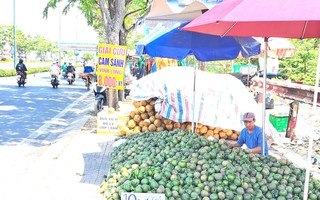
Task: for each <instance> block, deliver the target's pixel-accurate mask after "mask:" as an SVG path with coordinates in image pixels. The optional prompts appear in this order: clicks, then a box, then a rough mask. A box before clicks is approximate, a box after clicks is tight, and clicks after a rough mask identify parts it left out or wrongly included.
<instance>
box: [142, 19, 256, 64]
mask: <svg viewBox="0 0 320 200" xmlns="http://www.w3.org/2000/svg"><path fill="white" fill-rule="evenodd" d="M186 24H187V23H184V24H181V25H176V26H174V27H173V28H171V29H170V30H169V31H165V30H162V31H157V32H155V33H154V34H153V35H151V36H149V37H148V38H146V39H145V40H143V41H142V42H139V43H140V44H139V43H138V44H137V45H136V50H137V52H138V55H139V53H141V52H142V53H145V54H148V55H150V56H152V57H163V58H173V59H177V60H182V59H184V58H185V57H186V56H188V55H194V56H195V57H196V59H197V60H200V61H214V60H231V59H235V58H237V57H238V56H239V55H241V56H242V57H250V56H254V55H259V54H260V45H261V44H260V43H259V42H258V41H256V40H255V39H253V38H251V37H231V36H225V37H220V36H215V35H207V34H202V33H196V32H190V31H184V30H180V29H181V28H182V27H183V26H185V25H186ZM142 49H143V50H142Z"/></svg>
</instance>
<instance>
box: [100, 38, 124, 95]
mask: <svg viewBox="0 0 320 200" xmlns="http://www.w3.org/2000/svg"><path fill="white" fill-rule="evenodd" d="M126 58H127V47H126V46H120V45H114V44H99V45H98V69H97V84H98V86H101V87H107V88H112V89H116V90H123V89H124V69H125V66H126Z"/></svg>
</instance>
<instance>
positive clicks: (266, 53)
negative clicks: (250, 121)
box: [262, 37, 268, 156]
mask: <svg viewBox="0 0 320 200" xmlns="http://www.w3.org/2000/svg"><path fill="white" fill-rule="evenodd" d="M264 43H265V45H264V69H263V91H262V155H263V156H264V155H265V152H264V145H265V127H266V123H265V120H266V82H267V78H266V77H267V61H268V60H267V57H268V38H267V37H265V38H264Z"/></svg>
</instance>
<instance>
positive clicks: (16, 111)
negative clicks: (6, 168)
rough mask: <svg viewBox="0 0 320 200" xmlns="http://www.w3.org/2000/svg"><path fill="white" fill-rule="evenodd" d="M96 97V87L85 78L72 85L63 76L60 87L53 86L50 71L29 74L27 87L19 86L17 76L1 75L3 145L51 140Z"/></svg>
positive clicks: (69, 125)
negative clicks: (88, 84) (90, 85)
mask: <svg viewBox="0 0 320 200" xmlns="http://www.w3.org/2000/svg"><path fill="white" fill-rule="evenodd" d="M92 100H93V93H92V91H91V90H90V91H88V90H87V89H86V88H85V87H84V83H83V81H82V80H81V79H76V81H75V83H74V84H73V85H68V83H67V81H66V80H65V79H63V78H62V79H61V85H60V86H59V88H58V89H53V88H52V86H51V84H50V79H49V74H48V73H42V74H37V75H28V82H27V84H26V86H25V87H18V85H17V84H16V80H15V77H8V78H1V79H0V130H1V134H0V145H16V144H18V143H20V142H22V141H25V140H26V139H30V140H31V139H37V140H38V142H39V141H40V142H45V141H47V142H50V141H52V140H54V139H55V138H56V137H58V136H59V134H62V133H66V132H68V130H71V129H72V128H74V127H73V126H76V124H75V122H77V121H79V119H81V115H82V114H85V112H88V110H87V109H84V108H87V105H88V104H92ZM91 107H92V109H93V106H90V108H91Z"/></svg>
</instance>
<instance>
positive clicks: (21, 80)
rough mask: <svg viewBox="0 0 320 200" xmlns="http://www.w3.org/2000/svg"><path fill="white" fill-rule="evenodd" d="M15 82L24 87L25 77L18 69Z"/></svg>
mask: <svg viewBox="0 0 320 200" xmlns="http://www.w3.org/2000/svg"><path fill="white" fill-rule="evenodd" d="M17 83H18V86H19V87H21V85H22V86H23V87H24V84H26V77H25V75H24V74H23V73H22V72H20V71H18V72H17Z"/></svg>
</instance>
